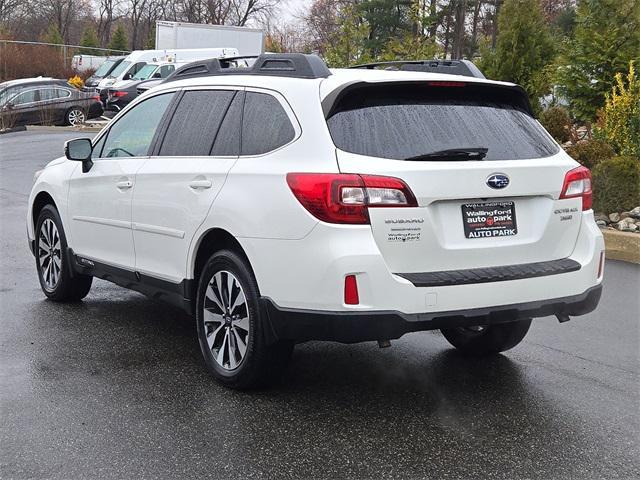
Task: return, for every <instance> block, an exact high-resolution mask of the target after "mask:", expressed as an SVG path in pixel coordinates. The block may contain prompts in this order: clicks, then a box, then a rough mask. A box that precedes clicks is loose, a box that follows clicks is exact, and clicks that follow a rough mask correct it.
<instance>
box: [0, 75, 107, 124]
mask: <svg viewBox="0 0 640 480" xmlns="http://www.w3.org/2000/svg"><path fill="white" fill-rule="evenodd" d="M102 112H103V110H102V104H101V103H100V98H99V97H98V95H97V94H96V93H87V92H81V91H80V90H78V89H77V88H75V87H73V86H71V85H69V83H68V82H66V81H65V80H56V79H52V78H36V79H22V80H13V81H9V82H3V83H0V128H11V127H17V126H22V125H58V124H64V125H78V124H81V123H83V122H84V121H85V120H87V119H89V118H95V117H99V116H100V115H102Z"/></svg>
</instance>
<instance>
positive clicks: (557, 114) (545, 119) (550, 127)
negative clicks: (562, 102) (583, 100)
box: [540, 107, 571, 143]
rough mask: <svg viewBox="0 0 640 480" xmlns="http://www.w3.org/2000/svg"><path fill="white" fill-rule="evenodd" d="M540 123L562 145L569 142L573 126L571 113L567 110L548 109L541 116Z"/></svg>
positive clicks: (561, 108) (559, 108)
mask: <svg viewBox="0 0 640 480" xmlns="http://www.w3.org/2000/svg"><path fill="white" fill-rule="evenodd" d="M540 123H541V124H542V126H543V127H544V128H546V129H547V132H549V133H550V134H551V136H552V137H553V138H555V139H556V141H558V142H560V143H564V142H568V141H569V138H570V135H569V126H570V125H571V118H569V113H568V112H567V110H566V109H565V108H563V107H550V108H547V109H546V110H545V111H544V112H542V113H541V114H540Z"/></svg>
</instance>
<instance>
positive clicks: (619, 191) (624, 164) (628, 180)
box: [592, 157, 640, 213]
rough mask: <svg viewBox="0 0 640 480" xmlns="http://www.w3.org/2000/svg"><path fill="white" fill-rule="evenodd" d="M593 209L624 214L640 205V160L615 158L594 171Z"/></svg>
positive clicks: (601, 164)
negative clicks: (623, 212)
mask: <svg viewBox="0 0 640 480" xmlns="http://www.w3.org/2000/svg"><path fill="white" fill-rule="evenodd" d="M592 175H593V193H594V198H593V209H594V210H595V211H596V212H605V213H612V212H622V211H628V210H631V209H632V208H634V207H637V206H638V205H640V159H639V158H635V157H613V158H610V159H609V160H605V161H603V162H600V163H599V164H598V165H596V167H595V168H594V169H593V172H592Z"/></svg>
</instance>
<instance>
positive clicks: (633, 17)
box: [557, 0, 640, 121]
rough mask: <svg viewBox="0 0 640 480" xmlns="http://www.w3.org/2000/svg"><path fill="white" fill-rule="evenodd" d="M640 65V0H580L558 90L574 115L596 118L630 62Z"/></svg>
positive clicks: (582, 117) (560, 68)
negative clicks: (606, 97) (608, 93)
mask: <svg viewBox="0 0 640 480" xmlns="http://www.w3.org/2000/svg"><path fill="white" fill-rule="evenodd" d="M632 60H635V62H636V65H640V1H637V0H631V1H622V0H581V1H580V2H578V11H577V18H576V27H575V33H574V38H573V40H571V41H570V42H569V45H568V47H567V48H566V50H565V51H564V52H563V54H562V56H561V58H560V61H559V63H560V66H559V67H558V70H557V83H558V84H559V87H558V89H559V91H560V93H561V94H562V95H564V96H565V97H566V98H567V99H568V101H569V106H570V108H571V111H572V113H573V115H574V116H575V117H576V118H578V119H580V120H584V121H593V120H594V118H595V116H596V112H597V110H598V109H600V108H602V107H603V106H604V101H605V94H606V93H607V92H609V91H610V90H611V89H612V88H613V86H614V84H615V76H616V73H624V72H626V71H627V69H628V65H629V62H630V61H632Z"/></svg>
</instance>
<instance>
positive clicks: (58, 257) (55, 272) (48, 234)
mask: <svg viewBox="0 0 640 480" xmlns="http://www.w3.org/2000/svg"><path fill="white" fill-rule="evenodd" d="M38 262H39V263H40V275H42V280H43V281H44V284H45V285H46V287H47V289H49V290H53V289H55V288H56V286H57V285H58V281H59V280H60V274H61V273H62V251H61V248H60V234H59V233H58V228H57V227H56V224H55V223H54V222H53V220H51V219H50V218H47V219H45V221H44V222H42V225H41V226H40V235H39V236H38Z"/></svg>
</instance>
